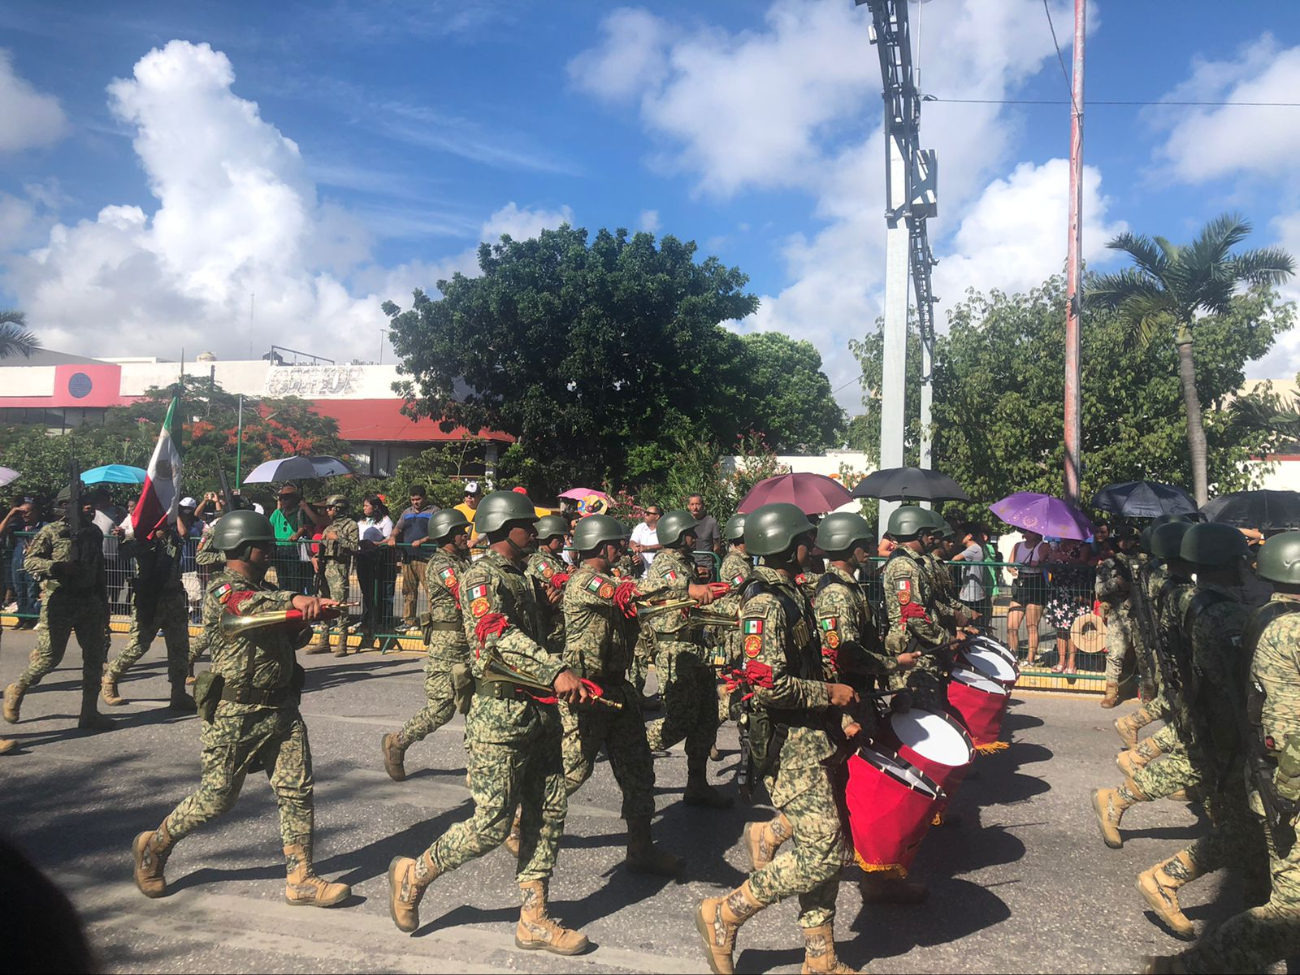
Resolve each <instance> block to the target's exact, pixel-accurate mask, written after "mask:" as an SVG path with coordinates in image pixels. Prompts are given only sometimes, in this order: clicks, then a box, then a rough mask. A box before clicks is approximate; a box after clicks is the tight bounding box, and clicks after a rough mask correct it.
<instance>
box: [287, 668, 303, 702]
mask: <svg viewBox="0 0 1300 975" xmlns="http://www.w3.org/2000/svg"><path fill="white" fill-rule="evenodd" d="M306 684H307V671H306V670H305V669H304V668H303V666H302V664H300V663H298V662H297V661H294V665H293V676H292V677H290V678H289V700H291V701H293V703H294V706H295V707H297V706H298V705H299V704H301V703H302V689H303V687H304V686H305V685H306Z"/></svg>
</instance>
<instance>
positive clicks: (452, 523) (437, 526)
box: [429, 508, 473, 545]
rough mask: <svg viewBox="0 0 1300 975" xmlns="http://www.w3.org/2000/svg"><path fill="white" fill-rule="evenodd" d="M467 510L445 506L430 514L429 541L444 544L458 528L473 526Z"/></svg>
mask: <svg viewBox="0 0 1300 975" xmlns="http://www.w3.org/2000/svg"><path fill="white" fill-rule="evenodd" d="M472 527H473V525H472V524H471V523H470V520H469V519H468V518H466V517H465V512H463V511H460V510H458V509H456V508H443V509H442V510H441V511H435V512H434V513H433V514H432V515H430V516H429V541H431V542H435V543H437V544H438V545H442V544H444V543H445V542H446V541H447V539H449V538H451V536H452V535H454V534H455V533H456V531H457V530H458V529H466V528H472Z"/></svg>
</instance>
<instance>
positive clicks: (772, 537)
mask: <svg viewBox="0 0 1300 975" xmlns="http://www.w3.org/2000/svg"><path fill="white" fill-rule="evenodd" d="M815 530H816V529H815V528H814V526H813V523H812V522H811V521H809V520H808V516H807V515H806V514H804V513H803V512H802V511H800V510H799V508H797V507H796V506H795V505H792V504H787V503H785V502H778V503H776V504H765V505H763V506H762V507H760V508H755V509H754V510H753V511H751V512H750V513H749V517H748V518H747V519H746V520H745V551H746V552H748V553H749V554H750V555H781V554H782V553H783V552H788V551H790V549H791V548H793V547H794V545H795V542H797V541H798V540H799V536H800V535H807V534H809V533H810V532H813V531H815Z"/></svg>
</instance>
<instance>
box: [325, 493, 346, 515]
mask: <svg viewBox="0 0 1300 975" xmlns="http://www.w3.org/2000/svg"><path fill="white" fill-rule="evenodd" d="M325 507H327V508H338V509H339V510H340V511H347V509H348V499H347V497H346V496H345V495H342V494H331V495H330V496H329V497H328V498H326V499H325Z"/></svg>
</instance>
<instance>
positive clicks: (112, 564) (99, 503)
mask: <svg viewBox="0 0 1300 975" xmlns="http://www.w3.org/2000/svg"><path fill="white" fill-rule="evenodd" d="M90 503H91V504H93V505H94V506H95V514H94V517H93V518H92V519H91V520H92V521H94V523H95V527H96V528H98V529H99V530H100V531H101V532H103V534H104V571H105V572H106V573H107V575H108V602H109V605H110V606H112V608H113V612H114V613H127V614H129V613H130V612H131V593H132V592H133V591H134V589H135V573H134V572H132V571H131V560H130V559H124V558H122V557H121V556H120V555H119V554H118V550H117V548H118V543H119V541H120V540H121V538H122V536H123V534H124V532H123V531H122V529H120V528H119V527H118V526H119V525H121V524H122V519H124V518H125V517H126V511H125V509H123V508H121V507H119V506H118V505H116V504H114V503H113V496H112V495H111V494H109V493H108V489H107V488H102V487H98V488H95V489H93V490H92V491H91V492H90ZM123 591H125V592H126V597H125V599H124V598H123V597H122V593H123Z"/></svg>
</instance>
